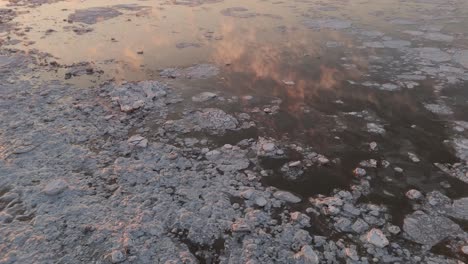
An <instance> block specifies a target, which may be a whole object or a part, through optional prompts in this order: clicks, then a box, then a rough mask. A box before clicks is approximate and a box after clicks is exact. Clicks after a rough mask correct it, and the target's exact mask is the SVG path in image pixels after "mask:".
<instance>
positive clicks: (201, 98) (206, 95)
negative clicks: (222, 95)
mask: <svg viewBox="0 0 468 264" xmlns="http://www.w3.org/2000/svg"><path fill="white" fill-rule="evenodd" d="M216 96H217V95H216V94H215V93H211V92H203V93H200V94H198V95H195V96H192V101H194V102H205V101H208V100H210V99H213V98H215V97H216Z"/></svg>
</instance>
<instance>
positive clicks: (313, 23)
mask: <svg viewBox="0 0 468 264" xmlns="http://www.w3.org/2000/svg"><path fill="white" fill-rule="evenodd" d="M302 24H303V25H304V26H305V27H307V28H310V29H317V30H319V29H333V30H338V29H347V28H350V27H351V25H352V23H351V22H349V21H346V20H341V19H307V20H304V21H303V22H302Z"/></svg>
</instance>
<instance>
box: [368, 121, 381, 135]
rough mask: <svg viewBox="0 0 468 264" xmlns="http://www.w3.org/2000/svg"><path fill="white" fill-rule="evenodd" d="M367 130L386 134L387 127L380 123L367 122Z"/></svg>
mask: <svg viewBox="0 0 468 264" xmlns="http://www.w3.org/2000/svg"><path fill="white" fill-rule="evenodd" d="M367 131H369V132H370V133H376V134H384V133H385V128H384V127H383V126H382V125H380V124H376V123H367Z"/></svg>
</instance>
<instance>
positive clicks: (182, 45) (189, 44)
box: [176, 42, 201, 49]
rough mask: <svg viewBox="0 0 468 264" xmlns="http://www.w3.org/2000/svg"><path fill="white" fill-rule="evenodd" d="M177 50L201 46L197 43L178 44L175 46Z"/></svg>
mask: <svg viewBox="0 0 468 264" xmlns="http://www.w3.org/2000/svg"><path fill="white" fill-rule="evenodd" d="M176 47H177V48H178V49H186V48H200V47H201V44H199V43H190V42H179V43H177V44H176Z"/></svg>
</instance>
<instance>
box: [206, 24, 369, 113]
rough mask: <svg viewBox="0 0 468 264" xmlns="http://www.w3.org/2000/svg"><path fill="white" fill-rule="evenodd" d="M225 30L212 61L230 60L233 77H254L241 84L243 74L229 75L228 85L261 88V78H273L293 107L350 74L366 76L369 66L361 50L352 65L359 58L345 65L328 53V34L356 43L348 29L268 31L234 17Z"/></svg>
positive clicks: (270, 89)
mask: <svg viewBox="0 0 468 264" xmlns="http://www.w3.org/2000/svg"><path fill="white" fill-rule="evenodd" d="M220 30H221V32H222V35H223V36H224V38H223V39H222V40H221V41H219V42H218V43H216V44H215V45H214V52H213V54H212V60H213V61H214V62H215V63H216V64H219V65H224V64H228V65H229V67H226V70H227V72H228V73H227V75H228V76H229V75H233V74H243V75H244V76H249V77H248V78H249V81H248V82H245V81H244V82H243V83H242V85H239V83H238V82H239V80H238V79H231V80H229V79H227V83H226V85H227V86H228V87H235V89H241V90H243V91H244V92H245V93H256V92H258V91H256V90H257V89H259V87H258V83H259V82H260V81H262V80H263V81H264V80H270V81H272V82H269V83H271V84H272V85H271V87H268V88H267V90H268V91H267V92H268V93H270V94H271V95H272V96H278V97H281V98H284V97H285V96H286V98H285V100H286V101H288V102H289V103H288V105H287V107H288V110H289V111H291V112H295V111H298V110H300V109H301V108H302V106H303V105H304V104H305V100H308V99H310V98H312V97H316V96H319V94H320V92H321V91H324V90H325V91H333V92H334V93H340V91H339V90H338V89H337V88H338V87H339V86H340V84H341V82H342V81H343V80H345V78H353V77H357V76H361V75H362V74H363V73H362V72H361V70H360V69H366V68H367V63H366V60H365V59H363V57H362V56H359V55H358V54H352V56H351V59H352V61H348V64H352V63H354V62H355V63H356V67H353V68H351V69H346V68H344V67H342V66H341V65H340V57H339V56H338V55H337V54H328V53H327V52H328V51H327V49H326V46H325V44H324V43H323V42H324V41H323V40H324V39H332V40H334V41H337V42H340V43H343V44H342V45H344V46H347V45H352V39H350V38H349V37H346V36H345V35H344V34H339V33H336V32H332V33H330V34H329V35H325V34H324V33H318V32H310V31H307V32H304V31H294V30H291V31H288V32H286V33H279V32H271V31H270V32H268V31H260V30H259V29H258V28H254V27H249V28H239V27H236V25H235V24H234V23H233V22H232V21H230V20H228V21H226V22H225V23H223V24H222V25H221V27H220ZM325 53H327V54H326V57H325ZM322 57H324V58H323V59H322ZM291 83H294V85H291ZM262 92H266V91H263V90H262Z"/></svg>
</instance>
